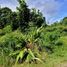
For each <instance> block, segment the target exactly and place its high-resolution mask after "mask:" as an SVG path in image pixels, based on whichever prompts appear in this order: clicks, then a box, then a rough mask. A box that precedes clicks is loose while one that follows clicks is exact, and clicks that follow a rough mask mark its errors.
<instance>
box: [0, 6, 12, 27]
mask: <svg viewBox="0 0 67 67" xmlns="http://www.w3.org/2000/svg"><path fill="white" fill-rule="evenodd" d="M11 13H12V11H11V9H9V8H8V7H4V8H0V17H1V18H0V28H3V27H4V26H5V25H6V24H10V22H11V20H10V15H11Z"/></svg>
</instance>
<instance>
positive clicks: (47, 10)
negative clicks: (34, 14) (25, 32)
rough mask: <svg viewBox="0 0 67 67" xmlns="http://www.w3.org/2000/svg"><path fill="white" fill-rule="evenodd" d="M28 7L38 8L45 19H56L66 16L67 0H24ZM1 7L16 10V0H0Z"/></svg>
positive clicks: (50, 20)
mask: <svg viewBox="0 0 67 67" xmlns="http://www.w3.org/2000/svg"><path fill="white" fill-rule="evenodd" d="M26 3H27V5H28V6H29V8H37V9H39V10H40V11H41V12H42V13H43V15H44V16H45V17H46V19H47V21H49V22H50V23H53V22H52V21H57V20H60V19H62V18H63V17H66V16H67V0H26ZM0 5H1V7H5V6H7V7H9V8H11V9H12V10H16V6H18V2H17V0H0Z"/></svg>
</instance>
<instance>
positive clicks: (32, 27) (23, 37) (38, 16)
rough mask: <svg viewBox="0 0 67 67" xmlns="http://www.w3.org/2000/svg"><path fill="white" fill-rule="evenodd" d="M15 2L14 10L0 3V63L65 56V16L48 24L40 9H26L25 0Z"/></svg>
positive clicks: (64, 58) (39, 61)
mask: <svg viewBox="0 0 67 67" xmlns="http://www.w3.org/2000/svg"><path fill="white" fill-rule="evenodd" d="M18 3H19V6H18V7H17V9H16V11H12V10H11V9H10V8H8V7H3V8H1V7H0V65H2V66H3V67H10V66H11V67H12V65H14V64H22V63H23V64H24V63H29V64H38V63H44V64H45V63H48V65H49V63H51V62H52V61H53V60H55V59H56V58H58V59H59V58H63V59H62V60H61V61H64V60H67V58H66V57H67V54H66V51H67V17H65V18H63V19H62V20H60V21H59V22H58V21H57V22H55V23H53V24H51V25H48V24H47V22H46V19H45V17H43V14H42V13H41V12H40V11H39V10H36V9H35V8H33V9H29V8H28V6H27V4H26V2H25V1H24V0H18ZM48 60H49V61H48ZM59 61H60V59H59ZM52 64H53V62H52ZM26 65H27V64H26ZM38 65H39V64H38ZM2 66H1V67H2ZM24 67H25V66H24ZM46 67H50V65H49V66H46Z"/></svg>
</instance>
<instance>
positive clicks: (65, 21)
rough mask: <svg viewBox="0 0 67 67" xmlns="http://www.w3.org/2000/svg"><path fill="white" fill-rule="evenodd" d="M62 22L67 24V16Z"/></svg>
mask: <svg viewBox="0 0 67 67" xmlns="http://www.w3.org/2000/svg"><path fill="white" fill-rule="evenodd" d="M62 24H65V25H67V17H64V18H63V20H62Z"/></svg>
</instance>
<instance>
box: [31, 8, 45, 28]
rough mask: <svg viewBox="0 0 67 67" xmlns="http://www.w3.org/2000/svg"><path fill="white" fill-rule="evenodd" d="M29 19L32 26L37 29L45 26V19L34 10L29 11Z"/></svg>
mask: <svg viewBox="0 0 67 67" xmlns="http://www.w3.org/2000/svg"><path fill="white" fill-rule="evenodd" d="M30 19H31V21H33V24H34V25H36V26H38V27H40V26H41V25H42V24H43V23H44V24H45V25H46V21H45V17H43V15H42V13H41V12H40V11H39V10H36V9H35V8H33V9H32V11H31V17H30Z"/></svg>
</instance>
